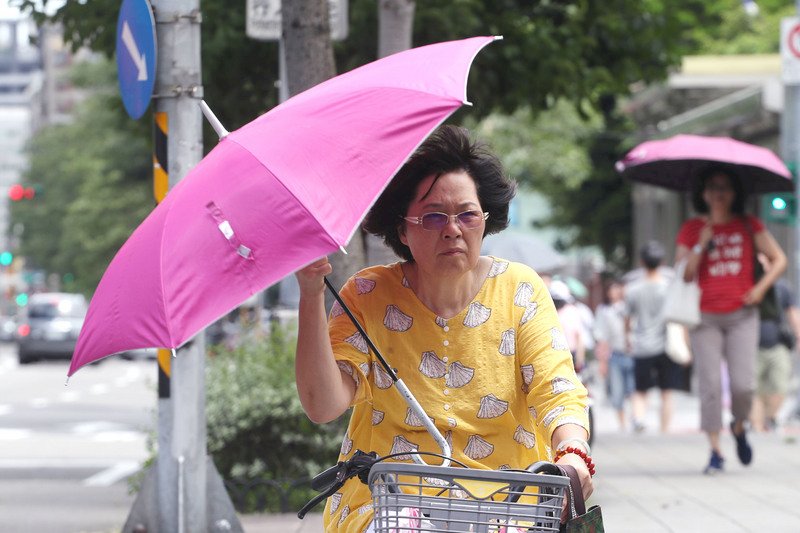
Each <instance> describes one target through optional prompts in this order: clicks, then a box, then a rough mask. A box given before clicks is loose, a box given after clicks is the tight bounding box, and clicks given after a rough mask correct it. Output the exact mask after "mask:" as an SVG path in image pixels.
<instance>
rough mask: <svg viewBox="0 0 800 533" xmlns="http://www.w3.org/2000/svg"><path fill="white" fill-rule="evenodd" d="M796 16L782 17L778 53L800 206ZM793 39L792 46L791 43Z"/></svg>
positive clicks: (799, 275)
mask: <svg viewBox="0 0 800 533" xmlns="http://www.w3.org/2000/svg"><path fill="white" fill-rule="evenodd" d="M795 10H796V12H797V16H798V17H800V0H797V1H796V2H795ZM799 21H800V19H795V20H794V21H793V22H792V21H789V20H787V19H784V20H783V21H782V23H781V55H782V56H783V73H782V79H783V90H784V104H783V113H782V115H781V147H780V148H781V157H782V158H783V160H784V162H785V163H786V165H787V166H788V167H789V169H790V170H791V171H792V177H793V179H794V183H795V191H794V195H795V206H800V203H798V202H800V187H798V186H797V181H798V180H797V176H798V173H799V172H800V70H798V69H797V64H798V63H797V62H798V61H800V57H798V55H797V53H796V52H797V51H798V48H799V47H798V45H800V39H798V38H797V28H798V24H800V22H799ZM792 43H794V46H793V45H792ZM798 222H800V217H798V220H796V221H795V222H794V235H793V238H794V245H795V246H794V249H795V254H794V256H793V257H792V256H790V257H789V265H795V269H794V271H793V272H787V274H788V275H789V276H790V277H791V279H792V282H793V286H794V287H795V290H797V288H798V287H800V225H799V224H798Z"/></svg>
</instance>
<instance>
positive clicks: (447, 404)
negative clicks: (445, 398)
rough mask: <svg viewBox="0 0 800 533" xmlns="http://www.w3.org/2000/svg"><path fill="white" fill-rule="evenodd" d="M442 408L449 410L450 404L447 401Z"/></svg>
mask: <svg viewBox="0 0 800 533" xmlns="http://www.w3.org/2000/svg"><path fill="white" fill-rule="evenodd" d="M444 410H445V411H449V410H450V404H449V403H446V404H444Z"/></svg>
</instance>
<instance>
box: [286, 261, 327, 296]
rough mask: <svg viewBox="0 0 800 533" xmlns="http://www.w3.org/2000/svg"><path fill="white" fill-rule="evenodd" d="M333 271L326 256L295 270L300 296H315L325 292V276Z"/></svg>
mask: <svg viewBox="0 0 800 533" xmlns="http://www.w3.org/2000/svg"><path fill="white" fill-rule="evenodd" d="M331 272H333V267H332V266H331V264H330V262H329V261H328V258H327V257H323V258H321V259H318V260H317V261H314V262H313V263H311V264H310V265H308V266H306V267H304V268H301V269H300V270H298V271H297V272H295V274H294V275H295V277H296V278H297V283H298V285H299V286H300V296H315V295H318V294H320V293H323V292H325V276H327V275H329V274H330V273H331Z"/></svg>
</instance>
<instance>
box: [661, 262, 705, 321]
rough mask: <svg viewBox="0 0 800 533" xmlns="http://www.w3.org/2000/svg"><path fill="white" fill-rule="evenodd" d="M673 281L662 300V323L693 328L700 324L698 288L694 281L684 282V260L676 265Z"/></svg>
mask: <svg viewBox="0 0 800 533" xmlns="http://www.w3.org/2000/svg"><path fill="white" fill-rule="evenodd" d="M675 270H676V271H675V279H673V280H672V282H671V283H670V285H669V287H668V288H667V295H666V298H664V321H665V322H667V323H669V322H675V323H677V324H682V325H684V326H686V327H689V328H693V327H695V326H697V325H698V324H700V287H699V286H698V285H697V282H696V281H684V279H683V273H684V272H685V271H686V259H684V260H682V261H681V262H680V263H678V265H677V267H676V269H675Z"/></svg>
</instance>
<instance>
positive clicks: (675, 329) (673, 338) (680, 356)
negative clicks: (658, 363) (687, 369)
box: [664, 322, 692, 366]
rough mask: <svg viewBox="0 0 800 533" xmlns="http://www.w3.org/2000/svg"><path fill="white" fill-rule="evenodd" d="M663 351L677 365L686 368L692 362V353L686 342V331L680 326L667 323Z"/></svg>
mask: <svg viewBox="0 0 800 533" xmlns="http://www.w3.org/2000/svg"><path fill="white" fill-rule="evenodd" d="M664 351H665V352H666V353H667V357H669V358H670V359H672V360H673V361H674V362H676V363H678V364H679V365H682V366H686V365H688V364H689V363H690V362H691V361H692V351H691V350H690V349H689V345H688V344H687V342H686V330H685V327H684V326H683V325H682V324H678V323H677V322H667V332H666V342H665V344H664Z"/></svg>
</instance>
